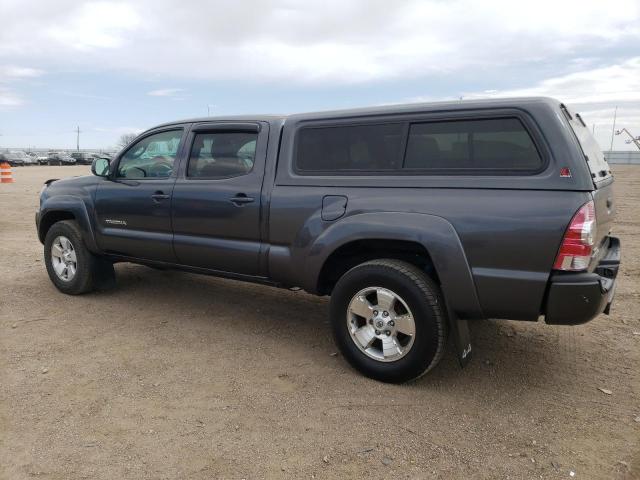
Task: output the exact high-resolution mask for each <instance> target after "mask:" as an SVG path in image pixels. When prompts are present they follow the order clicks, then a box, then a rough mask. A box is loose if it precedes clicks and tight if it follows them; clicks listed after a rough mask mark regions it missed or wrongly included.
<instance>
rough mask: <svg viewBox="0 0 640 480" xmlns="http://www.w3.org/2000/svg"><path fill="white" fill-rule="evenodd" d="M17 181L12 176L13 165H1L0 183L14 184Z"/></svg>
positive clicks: (3, 163)
mask: <svg viewBox="0 0 640 480" xmlns="http://www.w3.org/2000/svg"><path fill="white" fill-rule="evenodd" d="M13 182H15V180H14V179H13V177H12V176H11V165H9V164H8V163H7V162H2V163H0V183H13Z"/></svg>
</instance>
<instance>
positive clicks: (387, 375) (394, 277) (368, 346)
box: [331, 259, 447, 383]
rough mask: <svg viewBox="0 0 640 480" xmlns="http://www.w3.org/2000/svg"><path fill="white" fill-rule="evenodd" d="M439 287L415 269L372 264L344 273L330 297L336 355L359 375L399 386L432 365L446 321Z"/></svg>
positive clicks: (399, 264)
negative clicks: (343, 358) (341, 357)
mask: <svg viewBox="0 0 640 480" xmlns="http://www.w3.org/2000/svg"><path fill="white" fill-rule="evenodd" d="M446 318H447V317H446V311H445V308H444V302H443V299H442V295H441V293H440V289H439V288H438V286H437V285H436V283H435V282H434V281H433V280H431V278H429V277H428V275H427V274H426V273H425V272H424V271H422V270H420V269H419V268H418V267H416V266H415V265H412V264H410V263H408V262H403V261H400V260H393V259H380V260H372V261H370V262H366V263H363V264H361V265H358V266H357V267H354V268H352V269H351V270H349V271H348V272H347V273H345V274H344V275H343V276H342V277H341V278H340V280H339V281H338V283H337V284H336V286H335V288H334V289H333V293H332V295H331V323H332V328H333V334H334V337H335V340H336V343H337V345H338V348H340V351H341V352H342V354H343V355H344V357H345V358H346V359H347V360H348V361H349V363H350V364H351V365H352V366H353V367H354V368H355V369H356V370H358V371H360V372H361V373H362V374H364V375H366V376H368V377H370V378H373V379H376V380H380V381H383V382H391V383H401V382H406V381H409V380H413V379H415V378H418V377H420V376H422V375H424V374H425V373H427V372H428V371H429V370H431V369H432V368H433V367H435V366H436V365H437V364H438V362H439V361H440V359H441V358H442V356H443V354H444V349H445V343H446V342H445V340H446V334H447V320H446Z"/></svg>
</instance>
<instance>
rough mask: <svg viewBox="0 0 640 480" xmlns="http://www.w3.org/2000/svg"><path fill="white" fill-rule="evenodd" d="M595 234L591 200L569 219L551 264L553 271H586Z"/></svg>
mask: <svg viewBox="0 0 640 480" xmlns="http://www.w3.org/2000/svg"><path fill="white" fill-rule="evenodd" d="M595 234H596V210H595V206H594V205H593V200H591V201H589V202H587V203H585V204H584V205H583V206H582V207H580V210H578V211H577V212H576V214H575V215H574V216H573V218H572V219H571V223H569V227H568V228H567V231H566V232H565V234H564V238H563V239H562V245H560V250H559V251H558V255H557V256H556V261H555V262H554V264H553V268H554V269H555V270H567V271H577V270H586V269H587V268H588V267H589V262H590V261H591V254H592V253H593V244H594V242H595Z"/></svg>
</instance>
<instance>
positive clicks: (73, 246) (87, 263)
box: [44, 220, 115, 295]
mask: <svg viewBox="0 0 640 480" xmlns="http://www.w3.org/2000/svg"><path fill="white" fill-rule="evenodd" d="M44 258H45V264H46V267H47V273H48V274H49V278H50V279H51V281H52V282H53V284H54V285H55V286H56V288H57V289H58V290H60V291H61V292H62V293H66V294H69V295H79V294H82V293H87V292H91V291H93V290H95V289H96V288H102V287H109V286H111V285H113V283H114V280H115V272H114V269H113V264H112V263H111V262H109V261H108V260H105V259H103V258H101V257H98V256H96V255H94V254H92V253H91V252H90V251H89V250H88V249H87V247H86V246H85V244H84V241H83V240H82V232H81V231H80V227H78V224H77V223H76V222H74V221H72V220H64V221H61V222H57V223H55V224H53V226H52V227H51V228H50V229H49V231H48V232H47V235H46V237H45V242H44Z"/></svg>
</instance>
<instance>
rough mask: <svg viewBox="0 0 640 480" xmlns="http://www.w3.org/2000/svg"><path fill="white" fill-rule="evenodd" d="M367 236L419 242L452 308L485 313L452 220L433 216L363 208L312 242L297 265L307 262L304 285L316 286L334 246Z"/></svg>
mask: <svg viewBox="0 0 640 480" xmlns="http://www.w3.org/2000/svg"><path fill="white" fill-rule="evenodd" d="M367 239H376V240H405V241H413V242H417V243H419V244H421V245H423V246H424V247H425V249H426V250H427V251H428V252H429V255H430V256H431V259H432V261H433V263H434V267H435V269H436V271H437V273H438V277H439V279H440V283H441V287H442V291H443V294H444V296H445V298H446V300H447V305H448V307H449V308H451V309H452V310H453V312H452V313H455V314H456V315H457V316H458V317H459V318H465V319H478V318H484V316H483V314H482V309H481V307H480V301H479V299H478V294H477V291H476V287H475V282H474V280H473V275H472V273H471V268H470V267H469V263H468V262H467V257H466V255H465V252H464V248H463V247H462V243H461V241H460V238H459V237H458V234H457V232H456V231H455V229H454V227H453V225H451V223H449V222H448V221H447V220H445V219H444V218H442V217H438V216H435V215H428V214H420V213H400V212H377V213H362V214H356V215H352V216H349V217H346V218H344V219H342V220H340V221H338V222H336V223H334V224H333V225H331V226H330V227H329V228H327V229H326V230H324V231H323V232H322V234H320V235H319V236H318V238H317V239H316V240H315V241H314V242H313V244H312V245H311V247H310V248H309V250H308V253H307V257H306V259H300V260H301V261H302V263H299V264H306V265H305V267H306V268H305V270H306V274H305V280H306V284H305V285H303V286H304V288H305V289H306V290H308V291H312V292H315V291H317V289H318V281H319V279H320V272H321V270H322V266H323V265H324V263H325V261H326V260H327V259H328V258H329V256H330V255H331V253H333V252H334V251H335V250H336V249H338V248H340V247H341V246H343V245H345V244H347V243H349V242H352V241H355V240H367ZM305 260H306V261H305ZM294 261H295V259H294Z"/></svg>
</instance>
